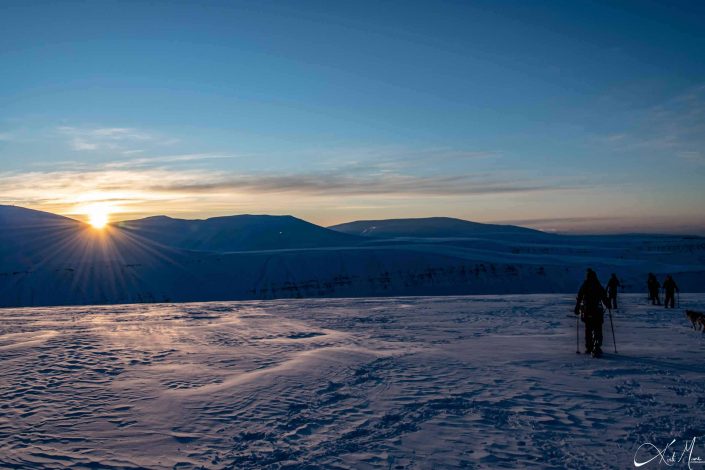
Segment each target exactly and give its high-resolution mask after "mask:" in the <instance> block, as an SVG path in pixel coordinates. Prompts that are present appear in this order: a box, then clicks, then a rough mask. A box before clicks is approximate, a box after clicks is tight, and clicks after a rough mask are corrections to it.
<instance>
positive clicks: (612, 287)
mask: <svg viewBox="0 0 705 470" xmlns="http://www.w3.org/2000/svg"><path fill="white" fill-rule="evenodd" d="M620 287H622V284H621V283H620V282H619V279H617V275H616V274H615V273H612V277H610V280H609V281H607V297H609V300H610V307H611V308H613V309H615V310H616V309H617V290H618V289H619V288H620Z"/></svg>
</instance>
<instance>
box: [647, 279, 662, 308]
mask: <svg viewBox="0 0 705 470" xmlns="http://www.w3.org/2000/svg"><path fill="white" fill-rule="evenodd" d="M646 286H647V287H648V289H649V300H650V301H651V305H661V299H659V290H660V289H661V284H660V283H659V282H658V279H656V276H655V275H654V273H649V279H648V281H646Z"/></svg>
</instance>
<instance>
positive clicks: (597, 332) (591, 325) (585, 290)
mask: <svg viewBox="0 0 705 470" xmlns="http://www.w3.org/2000/svg"><path fill="white" fill-rule="evenodd" d="M603 304H604V306H605V307H607V308H610V301H609V299H608V298H607V293H606V292H605V289H604V288H603V287H602V284H600V281H599V280H598V279H597V274H595V271H593V270H592V269H588V270H587V274H586V276H585V282H583V285H582V286H580V291H578V298H577V302H576V303H575V314H576V315H578V314H579V313H580V307H581V305H582V307H583V322H585V354H587V353H592V355H593V356H595V357H599V356H600V355H602V322H603V321H604V313H605V312H604V310H603V309H602V305H603Z"/></svg>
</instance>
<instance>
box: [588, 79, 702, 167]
mask: <svg viewBox="0 0 705 470" xmlns="http://www.w3.org/2000/svg"><path fill="white" fill-rule="evenodd" d="M615 128H616V129H618V131H617V132H613V133H610V134H607V135H604V136H600V137H598V139H597V140H598V141H600V142H602V143H603V144H605V145H608V146H610V147H612V148H613V149H622V150H637V151H654V152H657V153H658V154H659V156H681V157H682V156H683V155H685V156H686V157H684V158H683V159H684V160H686V161H690V162H697V159H695V160H694V159H692V158H691V157H689V156H692V155H693V154H697V153H698V152H699V151H700V149H701V148H702V147H703V145H705V85H699V86H695V87H691V88H688V89H686V90H683V91H682V92H681V93H679V94H676V95H675V96H673V97H671V98H669V99H667V100H664V101H663V102H662V103H659V104H657V105H655V106H652V107H650V108H647V109H645V110H643V111H639V112H638V113H636V114H635V115H634V116H633V117H632V119H631V120H623V121H621V122H619V123H615Z"/></svg>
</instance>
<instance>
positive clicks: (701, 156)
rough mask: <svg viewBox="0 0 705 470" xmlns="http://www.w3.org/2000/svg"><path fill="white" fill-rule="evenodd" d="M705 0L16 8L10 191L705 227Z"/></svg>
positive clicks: (93, 200)
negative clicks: (684, 0) (704, 0)
mask: <svg viewBox="0 0 705 470" xmlns="http://www.w3.org/2000/svg"><path fill="white" fill-rule="evenodd" d="M703 24H705V3H704V2H696V1H694V2H681V1H668V2H650V1H633V2H632V1H630V2H621V1H610V2H592V1H591V2H585V1H580V0H576V1H570V2H559V1H551V2H545V1H532V2H525V1H509V0H507V1H462V2H460V1H458V2H455V1H453V2H446V1H427V2H417V1H399V2H392V1H370V2H367V1H356V2H328V1H297V2H286V1H280V2H272V1H257V2H250V1H248V2H240V1H235V0H233V1H228V2H218V1H165V2H160V1H150V2H144V1H142V2H137V1H135V2H132V1H121V2H111V1H80V2H71V1H38V0H32V1H27V0H20V1H13V0H3V1H2V2H0V204H15V205H20V206H25V207H30V208H34V209H39V210H46V211H49V212H54V213H58V214H62V215H67V216H70V217H74V218H78V219H85V218H86V215H87V214H88V213H90V212H91V211H93V210H95V207H102V208H105V210H109V211H110V212H111V220H125V219H134V218H140V217H146V216H151V215H158V214H165V215H169V216H172V217H180V218H206V217H211V216H218V215H230V214H244V213H257V214H292V215H294V216H297V217H300V218H303V219H305V220H308V221H311V222H313V223H317V224H320V225H324V226H327V225H332V224H336V223H342V222H348V221H352V220H360V219H384V218H402V217H427V216H450V217H459V218H463V219H468V220H474V221H478V222H501V223H516V224H520V225H524V226H529V227H535V228H539V229H542V230H547V231H559V232H580V233H614V232H668V233H693V234H701V235H705V210H703V205H704V203H705V184H704V183H705V178H704V177H705V54H704V53H703V51H705V28H703Z"/></svg>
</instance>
